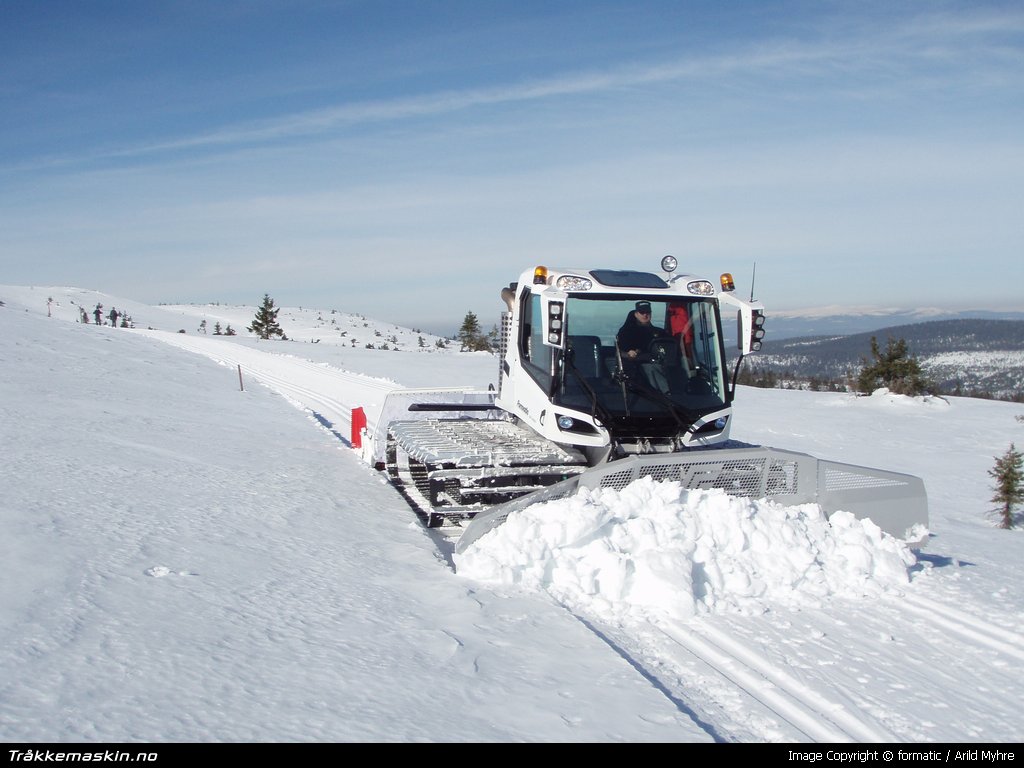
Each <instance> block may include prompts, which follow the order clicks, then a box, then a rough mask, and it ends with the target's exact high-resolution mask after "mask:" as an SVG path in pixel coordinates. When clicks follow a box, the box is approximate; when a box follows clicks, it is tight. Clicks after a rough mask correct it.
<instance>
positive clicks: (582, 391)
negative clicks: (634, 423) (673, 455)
mask: <svg viewBox="0 0 1024 768" xmlns="http://www.w3.org/2000/svg"><path fill="white" fill-rule="evenodd" d="M638 302H639V303H640V306H641V308H643V309H647V307H646V306H644V305H643V304H644V302H646V303H648V304H649V305H650V306H649V309H650V314H649V315H648V314H646V313H641V312H637V311H636V309H637V305H638ZM565 317H566V333H567V339H566V341H567V344H566V347H567V348H566V354H565V359H564V363H563V365H561V366H560V367H559V368H560V369H558V370H557V373H556V382H555V392H554V397H555V402H556V403H559V404H562V405H565V406H568V407H572V408H576V409H579V410H584V411H588V412H590V411H595V410H596V411H602V412H605V413H607V414H610V415H613V416H648V417H651V416H661V415H665V416H668V417H670V418H673V419H675V418H677V416H678V414H680V413H685V414H687V415H688V416H689V417H690V418H691V420H692V418H695V417H696V416H698V415H703V414H705V413H709V412H711V411H715V410H718V409H720V408H722V407H723V406H724V405H725V404H726V402H727V394H726V388H725V377H724V372H723V365H722V353H721V344H720V338H719V326H718V322H717V319H716V311H715V304H714V303H713V302H712V301H710V300H707V299H682V298H678V297H672V298H671V299H663V300H658V299H650V300H647V299H646V297H640V296H633V297H627V296H587V297H576V296H571V297H570V298H569V299H568V301H567V302H566V311H565ZM673 412H675V414H676V416H672V413H673Z"/></svg>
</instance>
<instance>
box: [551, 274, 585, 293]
mask: <svg viewBox="0 0 1024 768" xmlns="http://www.w3.org/2000/svg"><path fill="white" fill-rule="evenodd" d="M555 286H556V287H557V288H558V289H559V290H562V291H589V290H590V289H591V288H593V287H594V284H593V283H592V282H591V281H590V280H588V279H587V278H585V277H577V276H576V275H562V276H561V277H560V278H558V280H556V281H555Z"/></svg>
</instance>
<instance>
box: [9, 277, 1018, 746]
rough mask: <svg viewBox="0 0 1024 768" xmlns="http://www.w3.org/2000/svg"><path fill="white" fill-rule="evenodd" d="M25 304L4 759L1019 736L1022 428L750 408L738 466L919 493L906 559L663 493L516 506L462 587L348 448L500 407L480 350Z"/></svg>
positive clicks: (863, 543) (811, 400)
mask: <svg viewBox="0 0 1024 768" xmlns="http://www.w3.org/2000/svg"><path fill="white" fill-rule="evenodd" d="M18 290H20V291H22V292H23V293H21V294H16V291H15V290H14V289H12V288H10V287H3V288H0V300H2V301H4V303H5V305H4V306H3V307H0V359H2V360H3V363H4V369H5V375H4V376H3V377H2V378H0V430H2V436H3V444H4V445H5V447H7V448H8V458H7V460H5V462H4V463H3V465H2V466H0V489H2V490H0V524H2V525H3V528H4V530H5V533H6V535H5V536H4V537H2V538H0V573H2V574H3V577H4V582H5V585H6V587H7V588H6V589H5V590H3V592H2V597H0V640H2V643H0V648H2V650H0V738H2V739H4V740H6V741H20V740H28V741H171V740H182V741H231V740H246V741H255V740H291V741H311V740H333V741H360V740H377V741H417V740H426V741H520V740H527V741H534V740H543V741H655V740H656V741H700V740H704V741H828V742H832V741H855V742H871V741H881V740H894V741H903V742H922V741H972V742H1015V741H1018V740H1019V739H1020V737H1021V735H1022V732H1021V729H1020V726H1019V725H1018V723H1019V719H1018V718H1017V710H1018V708H1019V695H1020V691H1021V690H1024V671H1022V670H1024V664H1022V662H1024V590H1022V587H1024V584H1022V581H1024V577H1022V576H1021V575H1020V573H1019V568H1017V564H1018V563H1019V558H1020V546H1021V537H1020V532H1019V531H1001V530H997V529H995V528H994V527H993V526H992V523H991V520H990V517H989V515H988V509H989V508H990V506H991V504H990V503H989V502H988V498H989V497H990V496H991V489H990V478H989V477H988V475H987V470H988V469H989V468H990V467H991V466H992V463H993V457H994V456H995V455H999V454H1001V453H1002V452H1003V451H1004V450H1005V449H1006V447H1008V445H1009V443H1010V442H1011V441H1014V440H1016V441H1017V443H1018V445H1020V444H1021V443H1024V424H1022V423H1021V422H1020V420H1018V419H1017V418H1016V417H1017V416H1020V415H1021V414H1022V413H1024V408H1022V407H1021V406H1015V405H1012V404H1007V403H996V402H987V401H976V400H963V399H959V398H950V399H949V401H948V402H947V401H941V400H910V399H907V398H899V397H893V396H888V395H885V394H881V393H880V394H879V395H878V396H876V397H873V398H859V399H857V398H849V397H847V396H845V395H835V394H826V393H807V392H789V391H764V390H751V389H742V391H741V392H740V396H739V400H738V403H737V409H738V415H737V427H736V431H735V433H734V436H735V437H737V438H738V439H741V440H744V441H748V442H758V443H765V444H770V445H776V446H778V447H782V448H788V449H793V450H802V451H806V452H808V453H813V454H816V455H820V456H823V457H826V458H834V459H837V460H841V461H848V462H853V463H861V464H867V465H871V466H882V467H885V468H889V469H894V470H898V471H904V472H910V473H913V474H918V475H920V476H922V477H923V478H924V480H925V483H926V486H927V488H928V491H929V496H930V502H931V517H932V524H931V528H932V533H933V537H932V539H931V540H930V541H929V542H928V544H927V546H926V547H925V548H924V549H923V550H922V551H921V552H920V553H918V554H917V556H916V557H915V556H913V555H911V554H910V553H909V552H908V551H907V550H906V549H905V547H902V546H901V545H900V543H899V542H895V541H893V540H891V539H886V538H884V537H880V536H878V535H877V534H872V532H871V530H870V527H865V526H861V525H859V524H858V525H852V524H850V521H845V520H842V519H840V520H837V521H835V524H833V525H831V526H827V525H825V524H824V521H822V520H821V519H820V517H819V516H817V515H816V514H815V510H814V509H813V508H811V509H802V508H777V507H770V506H765V505H761V504H757V503H751V502H738V501H736V500H730V499H727V498H725V497H721V496H715V495H713V494H703V493H702V494H696V493H694V494H691V493H687V492H685V491H684V490H683V489H679V488H678V487H673V486H670V485H656V484H653V483H650V482H649V481H643V482H641V483H638V484H636V485H635V486H631V487H629V488H627V489H624V490H623V491H621V492H618V493H602V494H598V495H595V496H593V497H577V498H576V499H570V500H566V501H563V502H556V503H553V504H552V505H549V506H548V507H547V508H545V507H534V508H532V509H530V510H527V513H526V514H524V515H522V516H521V518H520V519H519V520H513V521H512V522H510V523H509V524H507V525H506V526H503V527H502V528H500V529H498V530H497V531H496V532H495V534H500V535H499V536H495V537H494V538H493V539H491V540H490V541H489V542H487V539H486V538H485V539H484V540H481V542H480V544H481V545H483V544H484V543H485V542H487V547H486V548H484V547H482V546H481V548H480V549H479V551H478V552H477V553H475V554H474V555H473V557H475V558H476V560H477V563H476V564H473V563H471V562H469V561H466V562H462V563H460V564H459V565H460V569H459V570H458V571H455V570H454V569H453V561H452V553H451V542H449V541H447V540H445V539H443V538H441V537H439V536H437V535H435V534H434V533H433V532H428V531H425V530H423V529H422V528H421V527H420V526H419V523H418V522H417V521H416V519H415V517H414V516H413V515H412V513H411V512H409V510H408V509H407V508H406V506H405V504H404V502H403V501H402V500H401V499H400V497H399V496H398V495H397V494H396V493H394V492H393V491H392V490H391V489H390V487H389V486H388V485H387V484H386V483H385V482H384V480H383V478H382V477H381V476H380V475H379V474H378V473H376V472H374V471H373V470H372V469H371V468H370V467H368V466H366V465H364V464H362V463H360V462H359V461H358V459H357V457H356V455H355V453H354V452H353V451H351V450H350V449H349V448H348V446H347V444H346V442H345V438H347V432H346V429H345V428H344V426H345V425H344V423H343V422H344V419H345V418H346V414H347V409H349V408H350V407H351V406H352V405H356V404H359V405H366V406H368V405H370V404H371V402H372V401H373V400H374V399H375V398H377V399H379V398H380V397H382V396H383V395H384V394H386V392H387V391H389V390H390V389H391V388H393V387H396V386H399V385H415V386H445V385H469V386H486V384H487V383H489V382H490V381H492V380H493V374H494V372H495V371H496V369H497V364H496V362H495V360H494V358H493V356H491V355H488V354H479V353H475V354H458V353H454V352H451V351H448V352H445V351H442V350H437V349H436V348H435V349H434V350H432V351H428V350H427V349H424V348H420V347H419V346H418V345H416V346H415V347H412V346H411V345H410V347H409V348H408V349H407V350H404V351H398V352H395V351H390V350H389V351H382V350H380V349H372V350H371V349H366V348H360V349H357V348H352V347H351V346H348V347H346V346H345V345H344V344H329V343H327V342H326V341H324V342H322V343H310V342H309V341H298V340H297V341H292V342H256V341H255V340H254V339H248V338H244V337H231V338H227V337H210V336H209V335H206V336H202V335H201V334H196V333H195V332H194V329H193V328H192V326H191V325H190V326H187V327H185V330H186V333H185V334H179V333H177V332H176V331H177V330H178V327H183V324H182V323H181V318H182V317H184V315H182V314H174V313H175V312H179V310H178V309H176V308H175V309H170V308H165V307H154V308H147V307H145V306H143V305H137V306H136V305H133V304H132V303H131V302H130V301H126V300H122V299H120V298H117V297H103V298H102V302H103V303H104V305H105V306H109V305H111V304H113V305H115V306H117V307H118V308H119V309H121V308H125V309H127V310H128V311H129V313H130V314H132V315H133V317H134V318H135V319H136V325H137V326H141V328H140V329H139V330H128V329H113V328H109V327H102V328H98V327H95V326H92V325H81V324H79V323H76V322H73V321H74V320H76V319H77V309H75V310H74V312H71V313H68V316H60V317H58V316H56V315H55V316H53V317H50V318H47V316H46V313H47V305H46V301H45V298H47V297H48V296H43V301H41V302H32V301H28V300H27V299H25V298H24V295H25V294H27V295H28V296H29V298H32V295H33V294H35V295H41V294H39V293H38V292H39V291H43V292H47V291H49V290H50V289H38V288H37V289H35V290H34V291H32V290H31V289H18ZM68 290H69V291H73V290H74V289H68ZM71 296H72V294H62V297H61V299H60V301H61V302H62V308H63V304H64V303H65V302H67V303H69V302H70V298H71ZM96 296H97V295H96V294H89V295H85V294H84V293H83V294H81V296H80V298H76V301H81V302H83V303H86V304H88V303H93V304H94V303H95V301H94V299H95V300H96V301H100V300H101V299H98V298H96ZM54 298H57V297H54ZM50 311H51V314H52V313H53V306H52V304H51V306H50ZM181 311H183V310H181ZM204 311H205V310H204ZM252 311H253V308H248V309H246V310H245V315H243V316H241V317H239V316H238V315H231V314H228V313H225V314H224V315H223V319H222V320H221V321H222V322H231V324H232V325H233V326H234V327H236V328H240V327H244V324H247V323H248V321H249V320H250V319H251V314H252ZM306 311H307V310H303V312H306ZM239 312H240V313H241V310H239ZM164 313H169V314H164ZM293 316H294V317H296V318H299V317H301V316H302V315H300V313H299V312H298V311H297V310H291V309H289V308H285V309H283V310H282V314H281V318H282V319H283V320H284V321H285V323H288V322H290V320H291V317H293ZM189 317H192V320H193V322H194V325H196V326H198V322H195V319H196V317H199V316H198V315H189ZM209 317H213V315H209ZM324 317H325V318H326V317H327V315H324ZM307 319H308V318H307ZM171 320H177V322H173V321H171ZM140 321H141V322H140ZM236 322H237V325H236ZM150 325H151V326H152V327H153V328H158V329H159V330H153V331H149V330H143V329H144V328H146V327H147V326H150ZM176 325H177V326H178V327H175V326H176ZM286 327H287V325H286ZM367 327H368V328H370V327H373V325H372V324H371V326H367ZM289 335H290V336H292V334H291V332H289ZM297 336H298V334H296V335H295V336H293V338H297ZM326 336H327V334H325V337H326ZM339 337H340V334H339ZM180 347H185V349H184V350H183V349H181V348H180ZM195 353H199V354H195ZM217 362H219V363H221V365H217V364H216V363H217ZM238 366H242V370H243V376H244V380H245V383H246V387H245V389H244V391H243V390H240V388H239V386H238V384H239V382H238V370H237V368H238ZM296 406H297V407H296Z"/></svg>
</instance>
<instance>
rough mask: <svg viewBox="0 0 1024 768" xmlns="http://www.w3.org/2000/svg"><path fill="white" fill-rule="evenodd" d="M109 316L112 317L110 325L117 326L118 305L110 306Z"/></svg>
mask: <svg viewBox="0 0 1024 768" xmlns="http://www.w3.org/2000/svg"><path fill="white" fill-rule="evenodd" d="M108 317H109V318H110V327H111V328H117V318H118V317H119V315H118V312H117V307H111V308H110V314H109V315H108Z"/></svg>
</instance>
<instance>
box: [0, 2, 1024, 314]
mask: <svg viewBox="0 0 1024 768" xmlns="http://www.w3.org/2000/svg"><path fill="white" fill-rule="evenodd" d="M0 115H2V116H3V117H2V119H0V283H8V284H18V285H32V284H34V285H74V286H78V287H82V288H95V289H98V290H101V291H105V292H107V293H111V294H115V295H123V296H125V297H127V298H132V299H137V300H140V301H146V302H151V303H158V302H193V301H194V302H205V301H220V302H228V303H249V304H254V303H256V302H258V301H259V299H260V298H261V297H262V295H263V293H265V292H269V293H270V294H271V295H272V296H273V297H274V298H275V300H276V302H277V303H278V304H279V305H289V306H300V305H301V306H314V307H319V308H324V309H329V308H337V309H339V310H343V311H354V312H363V313H366V314H368V315H370V316H372V317H376V318H380V319H384V320H390V321H395V322H400V323H403V324H405V325H411V326H413V327H424V328H428V329H435V328H441V329H445V328H454V327H455V326H457V325H458V322H459V321H461V318H462V316H463V315H464V314H465V312H466V311H467V310H472V311H474V312H476V313H477V314H478V316H479V317H480V318H481V320H482V322H483V323H484V324H486V323H488V322H490V319H491V318H492V317H493V318H494V319H495V320H496V318H497V316H498V313H499V311H500V309H501V303H500V300H499V298H498V293H499V291H500V289H501V287H502V286H503V285H506V284H507V283H508V282H510V281H512V280H514V279H516V277H517V276H518V275H519V273H520V272H521V271H522V270H523V269H525V268H529V267H532V266H533V265H535V264H548V265H557V266H602V267H611V268H620V267H621V268H651V269H654V268H655V267H656V265H657V263H658V260H659V259H660V257H661V256H662V255H664V254H666V253H671V254H674V255H675V256H676V257H677V258H678V259H679V261H680V263H681V264H682V266H683V268H684V269H686V271H692V272H695V273H700V274H705V275H707V276H710V277H712V278H715V277H716V276H717V275H718V273H720V272H722V271H731V272H733V273H734V274H735V275H736V276H737V279H738V282H739V284H740V290H741V291H743V292H746V291H749V276H750V273H751V271H752V269H753V268H754V264H755V263H756V269H757V286H756V294H757V297H758V298H760V299H762V300H763V301H764V302H765V303H766V305H767V306H768V310H769V313H770V312H771V310H772V309H787V310H790V309H800V308H810V307H820V306H824V305H833V304H835V305H844V306H861V305H871V306H888V307H900V308H912V307H921V306H937V307H943V308H949V309H966V308H972V309H981V308H988V307H992V308H998V309H1016V310H1021V309H1024V299H1022V298H1021V291H1020V285H1021V282H1022V278H1024V267H1022V266H1021V262H1022V258H1021V257H1022V255H1024V6H1022V5H1021V4H1020V3H1019V2H1006V3H998V2H971V3H967V2H958V3H946V2H941V1H938V0H936V1H934V2H877V3H875V2H870V1H869V2H841V3H840V2H834V3H833V2H802V1H794V2H772V3H768V2H765V3H754V2H706V3H704V2H685V1H679V2H644V1H643V0H633V1H632V2H600V1H594V2H556V1H555V0H551V1H549V2H530V1H524V0H517V1H516V2H497V1H494V2H489V1H488V0H475V1H467V2H427V0H421V1H420V2H397V1H395V2H391V1H389V0H373V1H372V2H360V1H358V0H353V1H351V2H329V1H328V0H321V1H312V0H311V1H310V2H304V1H303V0H288V1H287V2H284V1H281V2H277V1H276V0H265V1H262V2H261V1H260V0H248V1H246V2H241V1H239V2H234V1H224V2H214V3H211V2H205V1H203V2H200V1H199V0H195V1H193V0H182V1H180V2H160V3H158V2H119V1H116V0H109V1H107V2H100V1H98V0H97V1H92V0H77V1H68V2H65V1H63V0H48V1H40V0H25V1H23V0H0Z"/></svg>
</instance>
